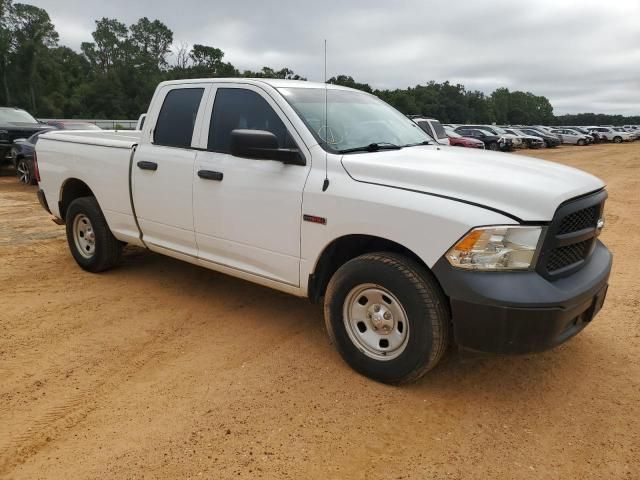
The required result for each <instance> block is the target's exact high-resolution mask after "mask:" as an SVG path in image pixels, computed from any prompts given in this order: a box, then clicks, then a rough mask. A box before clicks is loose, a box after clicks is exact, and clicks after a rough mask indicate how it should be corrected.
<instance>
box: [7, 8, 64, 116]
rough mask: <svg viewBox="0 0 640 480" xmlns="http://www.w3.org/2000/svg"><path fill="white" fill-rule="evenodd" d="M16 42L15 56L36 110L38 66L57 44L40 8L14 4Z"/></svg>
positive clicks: (43, 11)
mask: <svg viewBox="0 0 640 480" xmlns="http://www.w3.org/2000/svg"><path fill="white" fill-rule="evenodd" d="M13 14H14V21H15V30H14V38H15V42H16V55H18V56H19V57H20V59H21V60H22V61H23V62H24V63H23V65H24V67H25V71H26V77H27V83H28V85H29V96H30V100H31V109H32V110H34V111H35V110H36V106H37V104H36V83H37V81H38V66H39V62H40V60H41V58H42V57H44V56H46V54H47V53H48V49H49V48H51V47H54V46H55V45H57V43H58V32H56V29H55V27H54V26H53V23H51V18H49V14H48V13H47V12H46V11H45V10H43V9H42V8H38V7H34V6H33V5H26V4H23V3H16V4H15V6H14V7H13Z"/></svg>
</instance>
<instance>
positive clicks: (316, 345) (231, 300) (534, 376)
mask: <svg viewBox="0 0 640 480" xmlns="http://www.w3.org/2000/svg"><path fill="white" fill-rule="evenodd" d="M529 154H530V155H533V156H537V157H541V158H546V159H550V160H554V161H558V162H562V163H566V164H568V165H572V166H576V167H579V168H582V169H585V170H587V171H589V172H592V173H594V174H596V175H598V176H600V177H601V178H603V179H604V180H605V181H606V182H607V184H608V189H609V200H608V202H607V208H606V220H607V226H606V227H605V230H604V232H603V235H602V238H603V240H604V241H605V243H607V244H608V246H609V247H610V249H611V250H612V251H613V252H614V254H615V260H614V271H613V273H612V277H611V286H610V289H609V293H608V298H607V302H606V303H605V306H604V308H603V310H602V311H601V313H600V314H599V316H598V317H597V319H596V320H595V321H594V323H593V324H592V325H590V326H589V327H588V328H587V329H586V330H585V331H584V332H582V333H581V334H580V335H578V336H577V337H576V338H574V339H573V340H571V341H569V342H568V343H566V344H564V345H562V346H560V347H559V348H556V349H555V350H553V351H551V352H547V353H543V354H539V355H531V356H520V357H498V356H487V357H482V356H468V355H461V354H459V353H456V352H451V353H450V354H449V355H448V356H447V357H446V358H445V360H444V361H443V363H442V364H441V365H440V366H439V367H438V368H437V369H436V370H435V371H433V372H431V373H430V374H428V375H427V376H426V377H425V378H423V379H422V380H421V381H419V382H418V383H416V384H414V385H409V386H404V387H390V386H385V385H381V384H377V383H374V382H372V381H370V380H368V379H366V378H363V377H361V376H359V375H357V374H356V373H354V372H353V371H352V370H351V369H350V368H349V367H348V366H347V365H345V364H344V363H343V362H342V360H341V359H340V357H339V356H338V354H337V353H336V352H335V351H334V349H333V348H332V346H331V345H330V344H329V342H328V340H327V337H326V335H325V332H324V327H323V322H322V311H321V308H320V307H319V306H313V305H310V304H309V303H308V302H307V301H305V300H301V299H297V298H293V297H289V296H287V295H284V294H280V293H276V292H274V291H271V290H268V289H265V288H262V287H258V286H255V285H252V284H249V283H245V282H243V281H240V280H235V279H233V278H230V277H227V276H224V275H221V274H217V273H214V272H211V271H208V270H205V269H202V268H198V267H195V266H192V265H188V264H185V263H181V262H179V261H176V260H172V259H170V258H165V257H162V256H160V255H156V254H151V253H146V252H144V251H142V250H140V249H130V250H127V253H126V255H125V259H124V263H123V265H122V267H121V268H118V269H116V270H113V271H111V272H108V273H105V274H101V275H92V274H89V273H85V272H83V271H82V270H81V269H80V268H79V267H77V266H76V264H75V263H74V261H73V259H72V258H71V255H70V254H69V252H68V249H67V245H66V241H65V238H64V229H63V227H60V226H57V225H54V224H53V223H52V222H51V220H50V217H49V216H48V215H47V214H46V213H45V212H44V211H43V210H42V209H41V208H40V206H39V205H38V204H37V201H36V198H35V191H36V190H35V187H24V186H21V185H19V184H18V183H17V181H16V180H15V179H14V178H13V177H12V176H9V175H10V172H9V171H5V172H3V174H4V176H3V177H2V178H0V288H1V289H2V292H1V293H0V477H2V478H11V479H13V478H15V479H37V478H46V479H54V478H65V479H71V478H100V479H106V478H167V479H169V478H170V479H175V478H215V479H218V478H251V479H253V478H292V479H315V478H317V479H467V478H473V479H479V478H492V479H493V478H505V479H506V478H525V479H526V478H530V479H568V478H575V479H604V478H606V479H620V478H624V479H638V478H640V323H639V314H640V293H639V292H638V279H639V275H640V255H638V250H637V249H638V247H639V245H638V243H639V242H640V228H639V226H640V193H639V192H640V142H636V143H635V144H627V145H601V146H590V147H582V148H581V147H561V148H558V149H555V150H552V151H549V150H542V151H535V152H529Z"/></svg>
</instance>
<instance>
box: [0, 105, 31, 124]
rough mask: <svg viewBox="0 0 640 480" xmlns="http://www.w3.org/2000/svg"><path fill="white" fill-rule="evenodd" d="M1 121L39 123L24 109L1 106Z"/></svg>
mask: <svg viewBox="0 0 640 480" xmlns="http://www.w3.org/2000/svg"><path fill="white" fill-rule="evenodd" d="M0 123H38V121H37V120H36V119H35V118H33V117H32V116H31V115H29V114H28V113H27V112H25V111H24V110H18V109H16V108H0Z"/></svg>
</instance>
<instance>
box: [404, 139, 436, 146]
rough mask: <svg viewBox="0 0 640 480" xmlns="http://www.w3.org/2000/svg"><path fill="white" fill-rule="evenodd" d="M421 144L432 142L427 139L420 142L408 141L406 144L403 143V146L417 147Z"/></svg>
mask: <svg viewBox="0 0 640 480" xmlns="http://www.w3.org/2000/svg"><path fill="white" fill-rule="evenodd" d="M419 145H431V142H430V141H429V140H425V141H424V142H420V143H408V144H406V145H402V146H403V147H417V146H419Z"/></svg>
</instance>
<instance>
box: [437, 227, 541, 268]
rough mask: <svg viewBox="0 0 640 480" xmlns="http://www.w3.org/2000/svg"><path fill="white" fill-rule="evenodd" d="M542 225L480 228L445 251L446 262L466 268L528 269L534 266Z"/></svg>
mask: <svg viewBox="0 0 640 480" xmlns="http://www.w3.org/2000/svg"><path fill="white" fill-rule="evenodd" d="M541 234H542V227H518V226H516V227H509V226H504V227H502V226H500V227H480V228H474V229H473V230H471V231H470V232H469V233H468V234H467V235H465V236H464V237H463V238H462V239H461V240H460V241H459V242H458V243H456V244H455V245H454V246H453V247H452V248H451V250H449V251H448V252H447V254H446V257H447V260H449V263H450V264H451V265H453V266H454V267H457V268H463V269H467V270H486V271H491V270H527V269H529V268H531V267H532V266H533V263H534V260H535V258H536V252H537V249H538V243H539V240H540V236H541Z"/></svg>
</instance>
